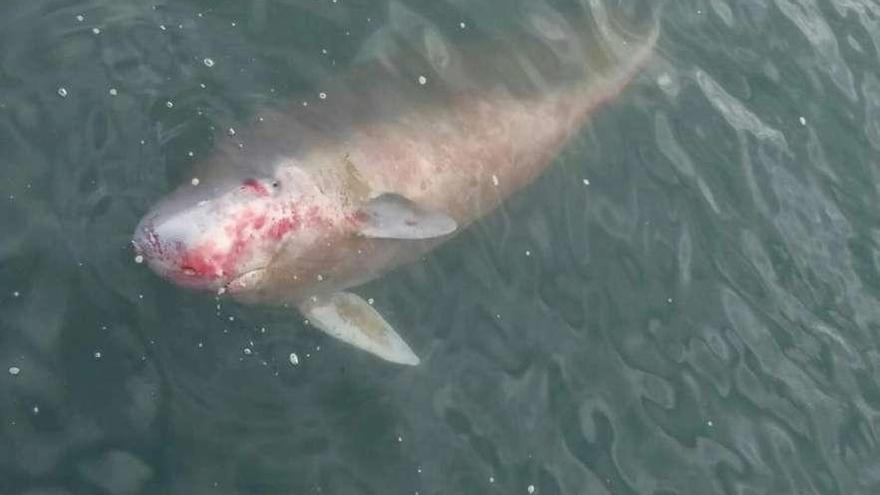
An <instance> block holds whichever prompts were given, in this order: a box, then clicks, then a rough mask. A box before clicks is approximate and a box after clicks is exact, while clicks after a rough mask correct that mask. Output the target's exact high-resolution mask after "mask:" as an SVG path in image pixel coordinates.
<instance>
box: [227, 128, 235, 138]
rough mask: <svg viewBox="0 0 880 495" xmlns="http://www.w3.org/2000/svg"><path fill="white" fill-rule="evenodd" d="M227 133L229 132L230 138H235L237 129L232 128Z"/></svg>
mask: <svg viewBox="0 0 880 495" xmlns="http://www.w3.org/2000/svg"><path fill="white" fill-rule="evenodd" d="M226 132H228V133H229V135H230V136H235V129H233V128H232V127H230V128H229V130H227V131H226Z"/></svg>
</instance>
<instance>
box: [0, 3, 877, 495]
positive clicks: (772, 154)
mask: <svg viewBox="0 0 880 495" xmlns="http://www.w3.org/2000/svg"><path fill="white" fill-rule="evenodd" d="M537 3H540V5H541V6H542V7H546V8H548V9H553V11H555V12H557V13H564V15H565V17H567V18H568V19H569V20H571V21H572V22H575V20H576V18H577V16H576V15H573V14H572V13H573V12H575V13H576V12H577V11H578V9H580V10H581V12H583V9H584V8H585V7H581V6H579V5H578V2H576V1H574V0H571V1H562V0H560V1H553V2H551V1H547V2H543V1H541V2H536V4H537ZM585 3H588V4H591V5H592V7H586V8H587V10H588V11H591V12H592V11H594V9H596V8H597V7H601V6H605V7H608V8H609V9H614V8H620V5H621V4H624V6H628V7H632V6H633V5H626V4H625V3H624V2H612V1H610V0H607V1H604V2H600V1H598V0H596V1H595V2H585ZM398 5H402V4H400V3H398ZM516 5H519V2H513V1H510V2H508V1H506V0H491V1H490V0H484V1H479V2H464V1H453V0H444V1H427V0H424V1H422V0H420V1H416V0H411V1H407V2H405V6H406V9H407V11H408V12H417V13H418V14H419V16H421V18H423V19H425V20H427V22H428V23H429V26H430V27H431V29H430V30H428V31H424V30H422V31H418V33H419V34H418V35H419V36H427V35H425V34H424V33H425V32H429V33H430V36H434V37H435V38H434V42H433V43H434V45H433V46H441V47H442V46H453V45H456V44H462V46H464V44H468V43H470V44H473V45H476V44H479V43H480V42H481V40H486V39H490V38H493V37H494V39H496V40H497V37H498V36H501V34H499V33H510V32H511V31H509V29H510V26H516V25H517V23H516V21H517V16H518V15H519V13H520V12H522V10H520V8H518V7H516ZM878 19H880V6H878V5H877V4H876V3H875V2H873V1H871V0H707V1H669V2H666V3H665V4H664V5H662V8H661V9H660V16H659V21H658V22H659V27H660V40H659V45H658V50H657V55H656V57H655V58H654V60H653V61H652V62H651V63H650V64H649V66H648V67H646V68H645V70H644V71H643V72H642V74H641V75H640V76H639V78H638V79H637V80H636V81H634V83H633V84H632V85H631V86H630V87H629V88H628V89H627V91H626V92H625V93H624V94H623V95H621V96H620V97H619V98H618V99H617V100H616V101H615V102H613V103H612V104H610V105H608V106H606V107H605V108H604V109H602V110H601V111H600V112H599V113H597V114H596V115H595V116H594V118H593V119H592V121H591V123H590V124H589V125H588V126H587V127H586V128H585V129H584V130H583V131H582V132H580V133H579V134H578V135H577V137H575V138H574V139H573V140H572V141H571V143H570V145H569V146H568V147H567V148H566V150H565V152H563V153H562V154H561V156H560V157H559V158H558V160H557V161H556V163H555V164H554V166H553V167H552V168H551V169H550V170H549V171H548V172H547V173H546V174H545V175H544V176H543V177H542V178H541V179H539V180H538V181H537V182H536V183H535V184H533V185H532V187H530V188H529V189H528V190H526V191H525V192H523V193H522V194H519V195H517V196H515V197H514V198H513V199H512V200H511V201H509V202H508V203H507V204H506V205H505V207H504V208H502V209H501V210H500V211H498V212H496V214H494V215H492V216H490V217H488V218H486V219H485V220H483V221H481V222H479V223H478V224H477V225H475V226H474V227H472V228H471V229H469V230H468V231H467V232H465V233H463V234H462V235H460V236H458V237H457V238H455V239H454V240H453V241H452V242H450V243H448V244H447V245H445V246H443V247H442V248H441V249H440V250H438V251H436V252H434V253H433V254H432V255H431V256H429V257H428V258H427V259H426V260H425V261H423V262H420V263H417V264H415V265H412V266H409V267H407V268H404V269H402V270H399V271H396V272H394V273H392V274H390V275H389V276H386V277H384V278H382V279H380V280H377V281H375V282H372V283H370V284H368V285H367V286H364V287H362V288H360V289H359V290H358V292H359V293H361V294H362V295H364V296H365V297H370V298H373V299H374V300H375V306H376V307H377V308H379V309H380V310H381V311H382V313H383V314H384V315H385V316H386V318H387V319H389V321H393V322H394V325H395V327H397V329H398V330H399V331H400V332H401V334H403V335H404V336H405V338H406V339H407V341H408V342H409V343H410V344H411V345H412V347H413V348H414V349H415V350H416V352H417V353H418V354H419V355H420V357H421V358H422V364H421V365H420V366H418V367H415V368H408V367H407V368H402V367H396V366H391V365H387V364H384V363H382V362H380V361H378V360H376V359H375V358H373V357H371V356H369V355H367V354H366V353H363V352H357V351H355V350H353V349H351V348H350V347H348V346H345V345H342V344H339V343H337V342H336V341H334V340H332V339H329V338H328V337H326V336H324V335H323V334H320V333H318V332H315V331H314V330H312V329H310V328H309V327H307V326H306V325H304V324H303V322H302V317H301V316H299V315H297V314H296V313H295V312H293V311H291V310H285V309H283V308H259V307H251V306H240V305H237V304H235V303H232V302H230V301H228V300H226V299H218V298H215V297H213V296H212V295H210V294H204V293H196V292H189V291H185V290H182V289H178V288H175V287H174V286H172V285H170V284H168V283H167V282H165V281H163V280H160V279H159V278H158V277H156V276H155V275H153V274H152V273H150V272H149V270H147V269H146V268H145V267H144V266H143V265H140V264H137V263H135V262H134V259H133V258H134V254H133V252H132V251H131V248H130V245H129V240H130V238H131V234H132V230H133V229H134V226H135V225H136V224H137V222H138V220H139V218H140V217H141V216H142V215H143V214H144V213H145V212H146V211H147V209H148V208H149V207H150V206H151V205H152V204H153V203H154V202H155V201H157V200H158V199H159V198H160V197H161V196H163V195H164V194H166V193H167V192H168V191H170V190H171V189H172V188H173V187H175V186H176V185H178V184H180V183H182V182H184V181H188V180H190V177H191V175H190V173H191V172H190V170H191V167H192V166H193V164H194V163H195V162H197V161H198V160H199V158H200V157H204V156H205V155H207V154H208V153H209V152H210V151H211V149H212V148H213V146H214V140H213V137H214V136H215V135H222V134H224V133H225V132H224V131H223V130H225V129H229V128H235V127H236V126H240V125H243V122H245V121H246V120H247V119H248V118H249V117H250V116H251V115H252V114H253V112H254V111H255V109H257V108H262V107H272V106H273V105H275V104H278V103H279V102H282V101H287V100H290V99H292V98H295V99H296V100H295V101H300V100H302V101H310V102H316V103H318V102H319V101H320V96H319V93H320V92H321V91H322V87H321V83H320V81H322V80H325V78H327V77H331V78H332V76H333V75H334V74H337V73H340V72H341V71H344V70H345V68H346V67H348V66H349V65H350V64H351V63H352V61H353V60H354V59H355V58H356V57H357V56H359V55H362V54H363V52H364V51H365V50H366V49H367V48H369V47H366V48H365V45H369V43H366V40H367V39H368V37H370V35H371V33H374V32H376V31H377V30H379V29H383V28H388V27H389V23H391V22H390V21H389V18H388V2H387V1H386V0H382V1H367V0H338V1H336V0H253V1H249V2H235V1H231V0H229V1H223V2H214V1H211V2H209V1H188V2H185V1H181V2H170V1H165V2H163V1H161V0H160V1H156V2H148V3H143V2H135V1H133V0H125V1H116V2H109V1H91V2H89V1H76V0H66V1H61V0H58V1H50V0H35V1H25V0H13V1H8V2H5V3H4V4H3V6H0V47H2V48H0V164H2V166H0V196H2V197H0V201H2V202H0V205H2V206H0V230H2V235H0V493H2V494H7V493H8V494H19V493H21V494H29V495H35V494H74V493H75V494H90V493H102V494H103V493H111V494H140V493H143V494H157V493H169V494H201V493H216V494H237V493H246V494H273V493H279V494H280V493H285V494H288V493H326V494H348V493H352V494H353V493H357V494H361V493H376V494H385V493H402V494H406V493H409V494H414V493H420V494H440V493H466V494H484V493H499V494H502V493H503V494H516V493H523V494H527V493H531V492H534V493H537V494H552V493H565V494H581V493H589V494H601V493H609V494H610V493H613V494H637V493H638V494H657V495H660V494H664V495H666V494H673V493H678V494H708V493H729V494H733V493H774V494H782V493H793V494H795V493H796V494H810V493H814V494H862V493H864V494H870V493H877V492H878V491H880V449H878V447H877V443H878V441H880V304H878V302H880V298H878V296H880V207H878V200H880V194H878V186H880V173H878V166H880V162H878V160H877V156H878V152H880V63H878V57H880V22H878ZM391 24H393V23H391ZM390 27H392V28H399V29H400V28H403V27H405V26H394V25H391V26H390ZM404 31H405V30H404ZM404 34H406V33H405V32H404ZM412 36H415V35H414V34H413V33H412V32H409V33H408V34H406V36H403V37H402V38H401V41H400V42H401V43H402V46H404V47H405V46H407V45H406V42H407V40H412V39H413V38H412ZM469 46H471V45H469ZM373 48H375V47H373ZM432 77H433V76H432ZM330 96H331V97H332V94H331V95H330ZM294 354H295V359H294V358H293V357H292V355H294ZM294 363H295V364H294Z"/></svg>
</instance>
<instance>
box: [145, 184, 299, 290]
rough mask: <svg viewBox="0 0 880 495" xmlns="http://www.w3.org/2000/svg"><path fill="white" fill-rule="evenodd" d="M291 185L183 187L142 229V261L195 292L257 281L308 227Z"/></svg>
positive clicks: (153, 212) (152, 213)
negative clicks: (303, 221)
mask: <svg viewBox="0 0 880 495" xmlns="http://www.w3.org/2000/svg"><path fill="white" fill-rule="evenodd" d="M292 189H294V185H293V184H282V183H281V181H280V180H279V179H277V178H274V177H273V178H253V177H251V178H245V179H242V180H238V181H235V182H231V181H226V182H223V183H220V184H212V185H209V184H199V185H186V186H183V187H181V188H180V189H178V190H177V191H176V192H174V193H173V194H171V195H170V196H169V197H167V198H166V199H164V200H162V201H161V202H160V203H158V204H157V205H156V206H155V207H154V208H153V209H152V210H151V211H150V212H149V213H147V215H145V216H144V218H143V219H142V220H141V222H140V223H139V225H138V226H137V228H136V230H135V233H134V236H133V239H132V244H133V245H134V249H135V252H136V254H137V258H136V259H137V260H139V261H141V260H142V261H145V262H146V263H147V264H148V265H149V266H150V268H151V269H152V270H153V271H154V272H156V273H157V274H158V275H159V276H161V277H162V278H165V279H167V280H169V281H172V282H174V283H175V284H177V285H180V286H183V287H188V288H192V289H203V290H213V291H218V290H223V289H225V288H227V287H229V286H230V285H235V284H236V282H240V281H242V280H246V279H247V280H249V282H253V280H252V279H253V278H254V277H255V276H257V275H258V274H260V273H262V272H263V270H264V269H265V268H266V267H267V266H268V265H269V264H270V263H271V261H272V259H273V257H274V256H275V255H276V254H277V253H278V252H279V250H280V249H281V247H282V245H283V244H284V243H285V242H286V241H287V240H289V238H291V237H292V236H294V235H295V234H296V233H297V232H298V231H299V230H300V228H301V226H302V224H301V215H300V206H301V205H300V202H299V201H297V197H298V194H297V193H296V191H293V190H292Z"/></svg>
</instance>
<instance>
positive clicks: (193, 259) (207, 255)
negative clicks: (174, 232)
mask: <svg viewBox="0 0 880 495" xmlns="http://www.w3.org/2000/svg"><path fill="white" fill-rule="evenodd" d="M215 256H216V253H214V250H213V246H211V245H207V246H202V247H199V248H196V249H191V250H188V251H184V253H183V256H181V259H180V269H181V271H182V272H183V273H184V274H185V275H188V276H190V277H199V278H209V279H213V278H217V276H218V275H219V274H218V273H217V265H216V264H215V263H213V262H212V258H214V257H215Z"/></svg>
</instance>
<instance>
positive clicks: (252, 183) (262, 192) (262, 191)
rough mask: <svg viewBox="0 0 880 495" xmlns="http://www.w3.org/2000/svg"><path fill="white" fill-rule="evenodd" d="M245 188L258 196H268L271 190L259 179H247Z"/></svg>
mask: <svg viewBox="0 0 880 495" xmlns="http://www.w3.org/2000/svg"><path fill="white" fill-rule="evenodd" d="M244 188H245V189H247V190H248V191H251V192H253V193H254V194H256V195H257V196H268V195H269V190H268V189H266V186H264V185H263V184H261V183H260V181H258V180H257V179H247V180H245V181H244Z"/></svg>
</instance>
